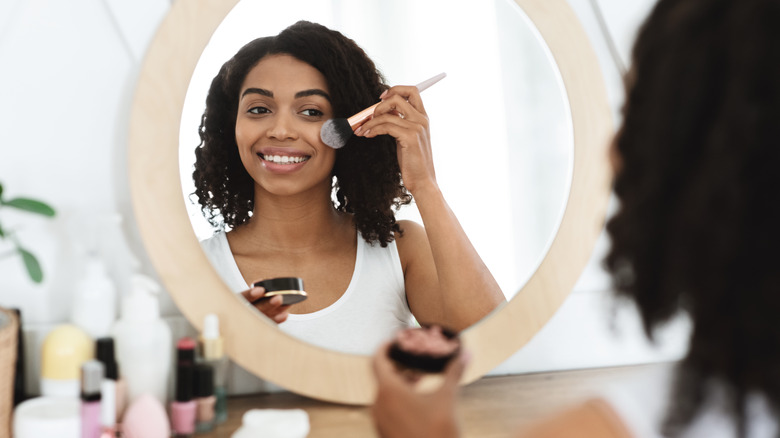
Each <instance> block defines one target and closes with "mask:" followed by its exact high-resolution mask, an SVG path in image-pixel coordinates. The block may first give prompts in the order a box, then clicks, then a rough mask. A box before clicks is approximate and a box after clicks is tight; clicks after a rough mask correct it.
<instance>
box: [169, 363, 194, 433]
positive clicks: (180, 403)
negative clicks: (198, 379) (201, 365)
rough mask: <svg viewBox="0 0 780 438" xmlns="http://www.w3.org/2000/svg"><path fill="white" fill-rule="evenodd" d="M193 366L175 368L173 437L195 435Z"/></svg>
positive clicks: (172, 415) (172, 418)
mask: <svg viewBox="0 0 780 438" xmlns="http://www.w3.org/2000/svg"><path fill="white" fill-rule="evenodd" d="M194 370H195V366H194V365H179V366H178V367H176V399H175V400H174V401H173V402H171V426H172V427H173V436H174V437H177V438H189V437H191V436H192V434H193V433H195V418H196V415H197V403H196V402H195V399H194V398H193V395H194V394H193V383H194V380H195V379H194V377H195V376H194Z"/></svg>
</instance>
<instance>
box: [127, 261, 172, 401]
mask: <svg viewBox="0 0 780 438" xmlns="http://www.w3.org/2000/svg"><path fill="white" fill-rule="evenodd" d="M132 282H133V290H132V291H131V292H130V294H129V295H128V296H126V297H125V298H124V299H123V300H122V307H121V316H120V318H119V320H117V322H116V323H115V324H114V327H113V329H112V333H113V336H114V342H115V344H116V358H117V361H118V362H119V366H120V368H121V370H122V374H123V375H124V377H125V381H126V382H127V393H128V400H127V402H128V403H132V402H133V401H134V400H136V399H137V398H138V397H139V396H141V395H143V394H150V395H152V396H154V397H155V398H156V399H158V400H159V401H160V403H161V404H162V405H163V406H165V405H166V402H167V395H168V381H169V378H170V374H171V356H172V351H173V341H172V339H171V330H170V328H169V327H168V325H167V324H166V323H165V322H164V321H163V320H162V319H161V318H160V304H159V302H158V299H157V296H156V294H157V293H158V292H159V291H160V287H159V286H158V285H157V283H155V282H154V280H152V279H151V278H149V277H146V276H144V275H142V274H135V275H134V276H133V279H132Z"/></svg>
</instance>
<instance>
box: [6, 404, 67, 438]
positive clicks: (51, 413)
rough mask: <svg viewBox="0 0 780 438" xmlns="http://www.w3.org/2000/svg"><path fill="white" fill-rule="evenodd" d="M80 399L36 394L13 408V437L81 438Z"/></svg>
mask: <svg viewBox="0 0 780 438" xmlns="http://www.w3.org/2000/svg"><path fill="white" fill-rule="evenodd" d="M80 411H81V402H80V401H79V399H78V398H76V397H73V398H70V397H38V398H33V399H30V400H27V401H24V402H22V403H20V404H19V406H17V407H16V410H15V411H14V426H13V431H14V433H13V436H14V437H15V438H41V437H55V436H56V437H57V438H80V437H81V418H80Z"/></svg>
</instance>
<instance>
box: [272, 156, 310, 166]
mask: <svg viewBox="0 0 780 438" xmlns="http://www.w3.org/2000/svg"><path fill="white" fill-rule="evenodd" d="M263 159H264V160H265V161H270V162H272V163H275V164H297V163H303V162H304V161H306V160H308V159H309V157H290V156H288V155H265V156H264V157H263Z"/></svg>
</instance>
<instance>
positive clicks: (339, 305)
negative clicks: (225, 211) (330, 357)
mask: <svg viewBox="0 0 780 438" xmlns="http://www.w3.org/2000/svg"><path fill="white" fill-rule="evenodd" d="M201 247H202V248H203V250H204V251H205V253H206V256H207V257H208V258H209V260H210V261H211V263H212V265H213V266H214V267H215V269H216V270H217V272H218V273H219V274H220V276H221V277H222V279H223V280H224V281H225V283H226V284H227V285H228V287H229V288H230V289H231V290H232V291H233V292H236V293H240V292H243V291H245V290H247V289H249V285H247V283H246V282H245V281H244V278H243V276H242V275H241V272H240V271H239V269H238V266H237V265H236V262H235V259H234V258H233V253H232V252H231V251H230V245H229V244H228V241H227V237H226V235H225V233H224V232H218V233H216V234H215V235H214V236H212V237H210V238H208V239H206V240H204V241H202V242H201ZM412 321H413V319H412V313H411V311H410V310H409V304H408V303H407V301H406V292H405V288H404V275H403V271H402V269H401V259H400V257H399V255H398V248H397V247H396V244H395V241H393V242H390V243H388V244H387V246H386V247H384V248H382V247H381V246H380V245H379V244H374V245H371V244H368V243H367V242H366V241H365V240H364V239H363V237H362V236H361V235H360V233H358V235H357V255H356V259H355V270H354V272H353V273H352V279H351V280H350V282H349V286H348V287H347V290H346V291H345V292H344V294H343V295H342V296H341V298H339V299H338V300H337V301H336V302H335V303H333V304H331V305H330V306H328V307H326V308H324V309H322V310H319V311H316V312H313V313H305V314H299V315H293V314H291V315H290V317H289V318H288V319H287V321H285V322H283V323H282V324H280V325H279V328H280V329H281V330H282V331H284V332H286V333H288V334H290V335H292V336H295V337H296V338H299V339H303V340H305V341H307V342H310V343H312V344H314V345H317V346H320V347H324V348H327V349H330V350H335V351H339V352H342V353H351V354H363V355H370V354H373V353H374V352H375V351H376V349H377V348H378V347H379V345H380V344H381V343H382V342H384V341H385V340H388V339H390V338H391V337H392V336H393V335H394V334H395V332H396V331H398V330H400V329H402V328H406V327H409V326H411V325H412Z"/></svg>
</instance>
